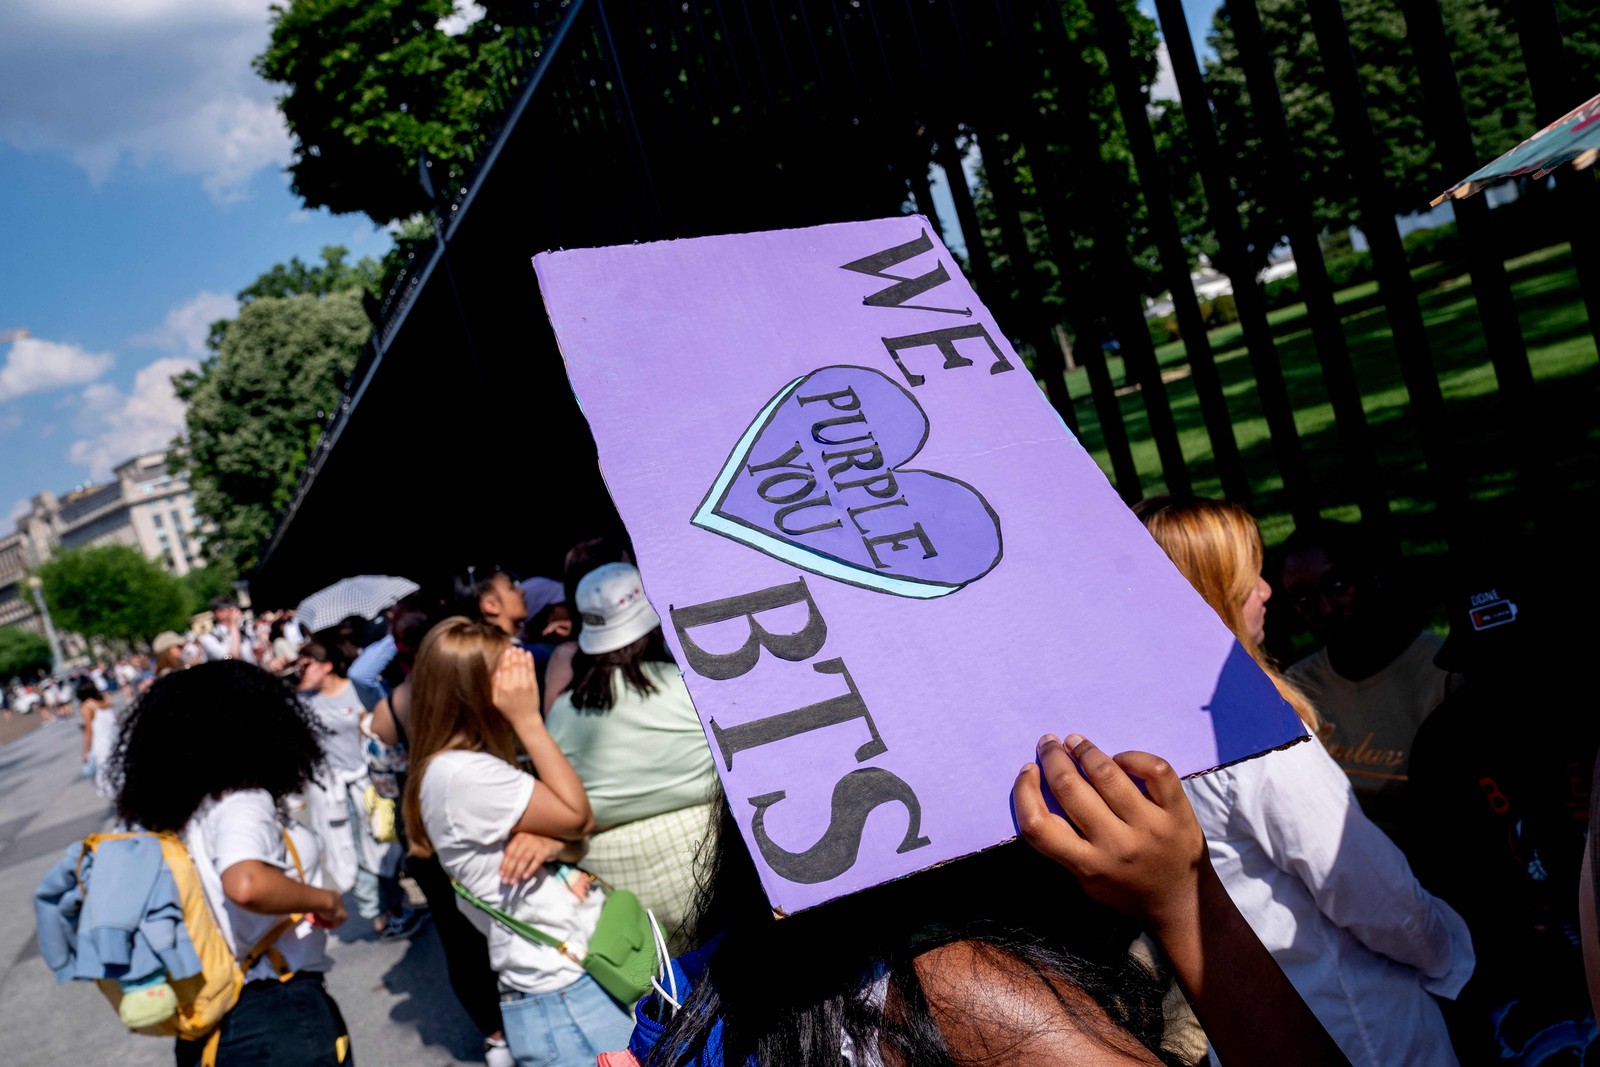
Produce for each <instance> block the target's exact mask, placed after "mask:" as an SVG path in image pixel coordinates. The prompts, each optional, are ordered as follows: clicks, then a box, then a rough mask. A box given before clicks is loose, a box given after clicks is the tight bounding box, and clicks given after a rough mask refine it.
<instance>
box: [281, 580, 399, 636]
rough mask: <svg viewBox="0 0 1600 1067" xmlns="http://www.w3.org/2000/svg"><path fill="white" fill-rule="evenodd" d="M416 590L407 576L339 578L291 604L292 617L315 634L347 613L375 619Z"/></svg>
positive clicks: (348, 615)
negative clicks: (293, 606)
mask: <svg viewBox="0 0 1600 1067" xmlns="http://www.w3.org/2000/svg"><path fill="white" fill-rule="evenodd" d="M417 589H418V586H417V583H416V582H413V581H412V580H411V579H409V578H395V577H391V576H389V575H386V574H358V575H356V576H355V577H354V578H341V579H340V580H339V581H337V582H334V583H333V584H332V585H330V586H328V587H327V588H326V589H319V590H317V591H316V592H315V593H312V594H311V595H310V596H308V597H306V598H305V599H304V600H302V601H300V603H299V605H297V606H296V607H295V609H294V616H295V618H296V619H297V620H298V621H299V623H300V625H301V626H303V627H305V629H306V631H307V632H308V633H315V632H316V631H318V630H323V629H326V628H327V627H329V626H336V625H338V624H339V623H341V622H343V621H344V620H345V619H347V618H349V617H350V616H351V615H360V616H361V617H362V618H364V619H372V618H376V617H377V616H378V614H379V613H380V612H382V611H384V610H385V609H387V608H390V607H392V606H393V605H394V602H395V601H397V600H399V599H400V598H401V597H403V596H408V595H409V594H411V593H415V592H416V591H417Z"/></svg>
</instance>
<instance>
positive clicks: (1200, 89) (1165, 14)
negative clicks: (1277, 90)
mask: <svg viewBox="0 0 1600 1067" xmlns="http://www.w3.org/2000/svg"><path fill="white" fill-rule="evenodd" d="M1155 5H1156V15H1157V18H1159V19H1160V22H1161V35H1162V38H1163V39H1164V40H1165V41H1166V44H1167V58H1168V59H1169V61H1170V62H1171V63H1172V73H1173V76H1174V77H1175V78H1176V79H1177V82H1178V95H1179V97H1180V102H1181V103H1182V104H1183V115H1184V119H1185V120H1186V122H1187V125H1188V127H1189V144H1190V147H1191V148H1192V149H1193V150H1194V154H1195V160H1196V162H1197V164H1198V166H1199V169H1200V179H1201V181H1202V182H1203V183H1204V185H1205V191H1206V202H1207V203H1208V204H1209V205H1210V206H1211V222H1212V225H1213V226H1215V227H1216V231H1217V243H1218V245H1219V248H1220V251H1219V257H1220V258H1221V260H1222V267H1223V271H1224V273H1226V274H1227V275H1228V277H1229V279H1230V280H1231V281H1232V282H1233V296H1234V303H1235V306H1236V307H1237V308H1238V311H1239V325H1240V327H1241V328H1242V329H1243V330H1244V343H1245V350H1246V352H1248V353H1249V356H1250V369H1251V371H1252V372H1253V373H1254V374H1255V379H1256V388H1257V389H1258V391H1259V392H1260V395H1261V407H1262V411H1263V414H1265V416H1266V420H1267V433H1268V436H1269V438H1270V440H1271V442H1272V454H1273V457H1274V459H1275V460H1276V461H1277V465H1278V471H1279V473H1280V474H1281V475H1282V477H1283V488H1284V493H1285V495H1286V496H1287V497H1288V501H1289V510H1290V511H1291V512H1292V513H1293V514H1294V517H1295V521H1296V522H1304V521H1308V520H1310V519H1312V518H1315V517H1316V515H1317V513H1318V512H1317V506H1316V501H1315V499H1314V497H1313V494H1312V485H1311V475H1310V473H1309V471H1308V470H1307V468H1306V457H1305V453H1304V451H1303V450H1302V448H1301V446H1300V435H1299V432H1298V431H1297V430H1296V429H1295V425H1294V408H1293V407H1292V406H1291V404H1290V401H1289V388H1288V385H1287V384H1285V382H1284V379H1283V368H1282V366H1281V365H1280V364H1279V362H1278V350H1277V346H1276V345H1275V344H1274V343H1273V340H1272V326H1271V324H1270V323H1268V322H1267V303H1266V297H1265V296H1264V295H1263V294H1262V292H1261V287H1260V286H1259V285H1257V284H1256V277H1255V271H1254V269H1253V268H1252V266H1251V264H1250V250H1249V248H1248V247H1247V246H1246V244H1245V236H1244V229H1243V227H1242V226H1241V225H1240V223H1239V212H1238V207H1237V200H1236V198H1235V196H1234V192H1233V186H1232V185H1231V184H1230V183H1229V181H1228V176H1227V171H1226V169H1225V168H1224V166H1223V162H1222V151H1221V146H1220V145H1219V144H1218V141H1217V131H1216V126H1215V125H1214V124H1213V120H1212V116H1211V95H1210V93H1209V92H1208V91H1207V90H1206V85H1205V80H1204V79H1203V78H1202V77H1201V75H1200V63H1199V60H1197V59H1196V58H1195V54H1194V45H1193V42H1192V39H1191V38H1190V36H1189V20H1188V18H1187V17H1186V16H1185V15H1184V13H1183V5H1182V3H1181V2H1180V0H1155Z"/></svg>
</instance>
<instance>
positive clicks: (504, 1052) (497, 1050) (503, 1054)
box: [483, 1037, 517, 1067]
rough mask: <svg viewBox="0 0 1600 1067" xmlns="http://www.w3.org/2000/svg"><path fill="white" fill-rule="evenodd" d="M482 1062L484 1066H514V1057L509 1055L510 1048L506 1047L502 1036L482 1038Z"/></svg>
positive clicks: (515, 1062)
mask: <svg viewBox="0 0 1600 1067" xmlns="http://www.w3.org/2000/svg"><path fill="white" fill-rule="evenodd" d="M483 1062H484V1064H485V1067H516V1064H517V1061H516V1058H515V1057H513V1056H512V1055H511V1049H509V1048H507V1047H506V1039H505V1038H503V1037H486V1038H484V1039H483Z"/></svg>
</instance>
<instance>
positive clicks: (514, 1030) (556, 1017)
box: [500, 975, 633, 1067]
mask: <svg viewBox="0 0 1600 1067" xmlns="http://www.w3.org/2000/svg"><path fill="white" fill-rule="evenodd" d="M500 1018H501V1019H502V1020H503V1021H504V1023H505V1028H506V1044H507V1045H508V1046H510V1048H511V1055H512V1056H514V1057H516V1061H517V1067H594V1061H595V1059H596V1058H597V1057H598V1056H599V1055H600V1053H602V1052H616V1051H617V1050H619V1049H625V1048H627V1047H628V1037H629V1036H630V1035H631V1034H632V1033H633V1017H632V1016H631V1015H629V1014H628V1012H627V1010H626V1009H624V1008H623V1007H622V1005H620V1004H618V1003H617V1002H616V1001H615V1000H613V999H611V994H609V993H607V992H606V991H605V990H604V989H601V988H600V985H599V983H597V982H596V981H595V980H594V979H593V978H590V977H589V976H588V975H584V976H583V977H582V978H579V979H578V980H577V981H576V982H573V983H572V984H571V985H569V986H565V987H563V988H561V989H556V990H553V991H551V992H549V993H516V992H502V993H501V994H500Z"/></svg>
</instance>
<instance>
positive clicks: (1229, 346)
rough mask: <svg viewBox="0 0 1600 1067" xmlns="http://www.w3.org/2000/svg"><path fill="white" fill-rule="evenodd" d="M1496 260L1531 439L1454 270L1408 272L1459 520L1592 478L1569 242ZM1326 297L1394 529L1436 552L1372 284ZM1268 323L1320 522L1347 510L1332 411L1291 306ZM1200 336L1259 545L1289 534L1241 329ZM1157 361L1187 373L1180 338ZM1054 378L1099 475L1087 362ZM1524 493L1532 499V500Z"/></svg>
mask: <svg viewBox="0 0 1600 1067" xmlns="http://www.w3.org/2000/svg"><path fill="white" fill-rule="evenodd" d="M1506 267H1507V270H1508V271H1509V272H1510V275H1511V281H1512V287H1513V293H1514V297H1515V299H1516V303H1517V308H1518V313H1519V316H1520V319H1521V323H1522V330H1523V336H1524V338H1525V339H1526V342H1527V346H1528V357H1529V362H1530V364H1531V366H1532V369H1533V375H1534V379H1535V383H1536V390H1537V400H1536V405H1537V410H1538V412H1539V416H1538V419H1537V428H1536V430H1535V431H1534V433H1535V437H1536V440H1533V441H1524V440H1519V438H1518V435H1517V434H1516V433H1515V432H1514V431H1513V428H1512V427H1511V426H1510V424H1509V420H1508V419H1507V418H1506V417H1505V415H1504V412H1503V411H1502V407H1503V405H1502V404H1501V403H1500V400H1499V396H1498V391H1497V387H1496V382H1495V374H1494V365H1493V363H1492V362H1491V361H1490V358H1489V353H1488V350H1487V342H1486V341H1485V339H1484V336H1483V332H1482V327H1481V325H1480V323H1479V319H1478V313H1477V304H1476V301H1475V300H1474V299H1473V294H1472V286H1471V281H1470V279H1469V278H1468V276H1467V275H1466V274H1464V273H1462V272H1461V271H1460V269H1459V268H1452V267H1447V266H1444V265H1440V264H1435V265H1431V266H1427V267H1423V268H1419V269H1418V270H1416V271H1414V272H1413V278H1414V280H1415V282H1416V285H1417V289H1418V292H1419V296H1420V301H1421V305H1422V313H1423V318H1424V320H1425V322H1426V324H1427V329H1428V340H1429V344H1430V346H1431V348H1432V354H1433V361H1434V365H1435V367H1436V368H1437V370H1438V374H1439V381H1440V387H1441V390H1442V392H1443V393H1444V397H1445V405H1446V419H1447V422H1448V432H1449V433H1450V435H1451V442H1450V450H1451V453H1452V455H1453V456H1454V457H1456V460H1457V462H1458V465H1459V466H1460V468H1461V471H1462V474H1463V475H1464V477H1465V480H1466V483H1467V489H1468V493H1469V498H1470V508H1471V517H1472V519H1473V520H1474V521H1477V520H1478V519H1479V518H1480V517H1482V518H1483V520H1484V521H1492V522H1496V523H1505V522H1510V523H1512V524H1513V525H1516V524H1517V521H1518V516H1519V515H1526V514H1531V512H1532V510H1533V509H1535V508H1537V507H1555V506H1558V505H1559V498H1563V497H1567V494H1572V495H1571V497H1570V498H1569V499H1571V500H1572V501H1574V502H1576V501H1577V500H1578V499H1580V497H1579V495H1578V494H1582V493H1584V492H1586V491H1592V490H1593V489H1594V487H1595V484H1596V482H1597V480H1600V477H1597V474H1600V462H1597V460H1600V409H1597V406H1596V403H1595V401H1596V385H1597V382H1600V370H1597V363H1596V352H1595V343H1594V338H1593V336H1592V335H1591V333H1590V331H1589V323H1588V317H1587V315H1586V313H1585V310H1584V305H1583V299H1582V296H1581V295H1580V293H1579V290H1578V283H1577V275H1576V270H1575V268H1574V266H1573V262H1572V254H1571V250H1570V248H1569V246H1567V245H1558V246H1555V247H1552V248H1547V249H1543V250H1541V251H1539V252H1535V253H1533V254H1531V255H1527V256H1523V257H1521V258H1519V259H1514V260H1510V261H1508V262H1507V264H1506ZM1336 301H1337V303H1338V305H1339V307H1340V311H1341V314H1342V319H1343V326H1344V332H1345V338H1346V341H1347V343H1348V344H1349V347H1350V355H1351V360H1352V362H1353V364H1354V366H1355V372H1356V379H1357V382H1358V383H1359V385H1360V387H1361V390H1362V398H1363V408H1364V410H1365V412H1366V416H1367V422H1368V426H1369V432H1370V434H1371V436H1372V439H1373V444H1374V446H1375V448H1376V450H1377V453H1378V457H1379V461H1380V465H1381V468H1382V475H1381V476H1382V477H1383V479H1384V482H1385V484H1384V492H1385V495H1386V496H1387V497H1388V499H1389V501H1390V505H1391V511H1392V513H1393V515H1394V517H1395V522H1396V527H1397V529H1398V530H1399V531H1400V533H1401V536H1402V539H1403V544H1404V547H1405V548H1406V549H1407V551H1408V552H1410V553H1413V554H1422V555H1428V554H1433V553H1436V552H1437V551H1438V550H1439V549H1440V548H1442V547H1443V531H1442V530H1440V529H1439V523H1438V521H1437V517H1436V510H1437V509H1436V505H1435V502H1434V500H1433V499H1432V488H1431V483H1430V481H1429V480H1428V478H1427V474H1426V467H1425V464H1424V463H1423V458H1422V450H1421V447H1420V445H1419V441H1418V436H1417V427H1416V426H1415V424H1414V421H1413V419H1412V418H1411V415H1410V401H1409V398H1408V395H1407V392H1406V388H1405V385H1404V382H1403V381H1402V378H1401V373H1400V365H1399V362H1398V360H1396V358H1395V354H1394V341H1393V337H1392V335H1391V333H1390V330H1389V323H1388V319H1387V316H1386V315H1385V312H1384V308H1383V305H1382V303H1381V301H1380V300H1379V297H1378V292H1377V284H1376V283H1375V282H1368V283H1364V284H1361V285H1356V286H1352V287H1351V288H1349V289H1345V290H1343V291H1341V292H1340V293H1338V294H1337V296H1336ZM1269 321H1270V322H1271V324H1272V327H1273V337H1274V341H1275V344H1276V346H1277V352H1278V358H1279V361H1280V364H1281V365H1282V367H1283V373H1284V378H1285V380H1286V383H1287V385H1288V389H1289V394H1290V399H1291V402H1292V403H1293V405H1294V408H1295V425H1296V427H1297V428H1298V431H1299V435H1300V439H1301V442H1302V444H1303V447H1304V448H1305V452H1306V457H1307V461H1308V463H1309V465H1310V468H1311V475H1312V480H1313V484H1314V485H1316V486H1317V487H1318V489H1319V491H1320V492H1321V493H1322V499H1321V501H1320V506H1321V508H1322V511H1323V513H1324V514H1325V515H1327V516H1330V517H1333V518H1341V519H1352V520H1353V519H1356V518H1357V517H1358V516H1359V509H1358V508H1357V506H1356V497H1357V494H1356V492H1355V488H1354V487H1353V486H1352V485H1351V484H1350V475H1349V473H1348V472H1347V471H1346V470H1344V469H1343V464H1342V456H1341V453H1340V451H1339V447H1338V441H1337V438H1336V436H1335V433H1334V421H1333V407H1332V405H1331V404H1330V403H1329V402H1328V400H1327V395H1326V390H1325V388H1324V384H1323V378H1322V370H1321V366H1320V364H1319V362H1318V358H1317V352H1316V346H1315V344H1314V342H1313V339H1312V337H1311V332H1310V325H1309V323H1308V321H1307V317H1306V310H1305V305H1304V304H1294V305H1291V306H1289V307H1285V308H1280V309H1279V310H1277V311H1274V312H1272V313H1271V314H1270V315H1269ZM1210 340H1211V347H1212V350H1213V352H1214V353H1215V355H1216V359H1217V369H1218V373H1219V374H1220V376H1221V379H1222V383H1223V391H1224V394H1225V395H1226V397H1227V402H1228V409H1229V412H1230V414H1231V416H1232V420H1233V432H1234V435H1235V439H1236V440H1237V442H1238V445H1239V450H1240V452H1241V453H1242V454H1243V456H1244V461H1245V465H1246V469H1247V471H1248V474H1249V478H1250V481H1251V485H1252V489H1253V492H1254V493H1255V500H1254V508H1255V511H1256V514H1257V515H1258V516H1259V517H1260V518H1261V522H1262V530H1263V533H1264V534H1265V536H1266V539H1267V542H1268V543H1269V544H1273V543H1276V542H1278V541H1281V540H1282V539H1283V537H1284V536H1286V535H1287V534H1288V532H1289V530H1290V529H1292V526H1293V521H1292V519H1291V518H1290V517H1289V515H1288V514H1287V501H1286V500H1285V498H1284V494H1283V483H1282V479H1281V478H1280V477H1279V474H1278V471H1277V468H1276V464H1275V463H1274V460H1273V457H1272V450H1271V446H1270V443H1269V441H1268V437H1267V423H1266V418H1265V416H1264V415H1263V413H1262V408H1261V404H1260V402H1259V398H1258V397H1257V395H1256V385H1255V378H1254V376H1253V375H1252V373H1251V370H1250V362H1249V358H1248V356H1247V355H1246V352H1245V347H1244V338H1243V332H1242V331H1241V329H1240V328H1239V327H1238V326H1237V325H1233V326H1224V327H1220V328H1218V329H1215V330H1212V331H1211V333H1210ZM1157 357H1158V359H1159V360H1160V362H1161V366H1162V371H1163V373H1164V374H1166V373H1169V372H1173V371H1177V372H1179V374H1180V375H1181V374H1182V371H1183V370H1184V369H1186V367H1187V356H1186V353H1185V351H1184V348H1183V344H1182V342H1174V343H1172V344H1168V345H1163V346H1161V347H1160V348H1159V349H1157ZM1109 362H1110V370H1111V373H1112V376H1113V379H1114V381H1115V382H1116V384H1117V385H1118V386H1122V385H1125V384H1126V382H1127V378H1126V374H1125V371H1124V368H1123V366H1122V361H1121V359H1120V358H1117V357H1112V358H1111V359H1110V361H1109ZM1067 385H1068V388H1069V390H1070V391H1071V394H1072V396H1073V398H1074V409H1075V413H1076V416H1077V419H1078V427H1079V436H1080V438H1081V439H1082V441H1083V443H1084V446H1085V447H1086V448H1088V449H1089V450H1090V452H1091V453H1092V454H1093V455H1094V457H1095V459H1096V461H1097V462H1099V464H1100V466H1101V469H1103V470H1105V471H1107V472H1108V475H1109V472H1110V470H1111V464H1110V460H1109V458H1108V456H1107V453H1106V450H1105V441H1104V438H1103V436H1102V434H1101V430H1100V422H1099V418H1098V415H1097V413H1096V411H1095V407H1094V404H1093V401H1092V400H1091V399H1090V388H1089V382H1088V377H1087V374H1086V372H1085V371H1084V370H1083V369H1081V368H1079V369H1076V370H1073V371H1070V372H1068V374H1067ZM1167 394H1168V397H1169V398H1170V403H1171V405H1172V409H1173V417H1174V418H1175V420H1176V421H1177V424H1178V428H1179V435H1180V441H1181V444H1182V447H1183V454H1184V456H1185V458H1186V459H1187V460H1188V467H1189V471H1190V474H1191V477H1192V478H1193V479H1194V485H1195V491H1196V492H1198V493H1202V494H1206V495H1210V496H1220V495H1222V485H1221V482H1220V481H1219V479H1218V477H1217V473H1216V467H1215V463H1214V461H1213V456H1212V448H1211V441H1210V438H1209V436H1208V435H1207V433H1206V429H1205V425H1204V423H1203V421H1202V419H1201V415H1200V405H1199V401H1198V398H1197V397H1196V395H1195V389H1194V382H1193V380H1192V379H1191V378H1190V377H1188V376H1186V375H1183V376H1180V377H1176V378H1175V379H1174V380H1172V381H1169V382H1168V383H1167ZM1119 402H1120V406H1121V409H1122V415H1123V420H1124V422H1125V424H1126V426H1127V428H1128V434H1129V437H1130V438H1131V440H1132V442H1133V454H1134V460H1135V463H1136V464H1137V466H1138V469H1139V474H1140V478H1141V481H1142V482H1143V486H1144V491H1145V492H1147V493H1151V492H1159V491H1161V490H1163V489H1164V488H1165V485H1164V482H1163V480H1162V474H1161V465H1160V462H1159V460H1158V458H1157V455H1156V447H1155V442H1154V441H1153V440H1151V438H1150V435H1149V419H1148V416H1147V414H1146V411H1145V405H1144V401H1143V398H1142V396H1141V395H1140V393H1139V392H1138V391H1137V390H1132V391H1126V392H1124V395H1122V396H1121V397H1120V398H1119ZM1530 467H1531V468H1532V469H1529V468H1530ZM1531 493H1538V494H1540V497H1541V498H1540V499H1539V500H1537V501H1531V500H1530V499H1529V495H1530V494H1531Z"/></svg>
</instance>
